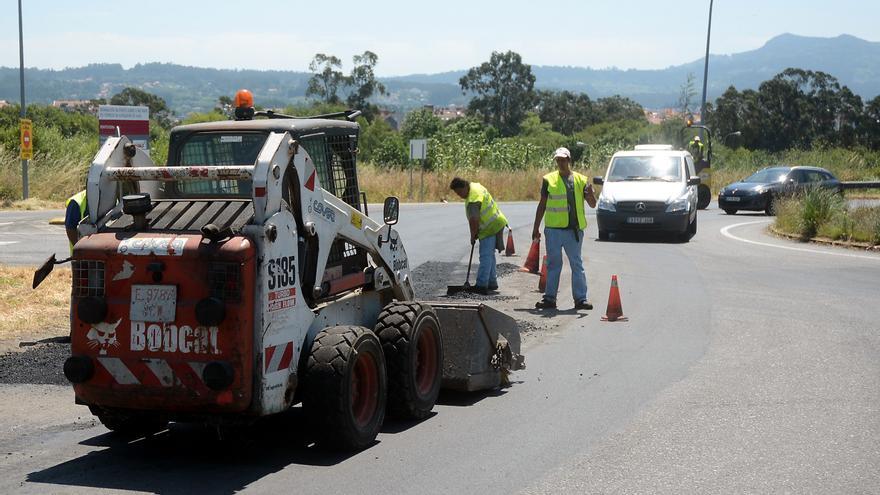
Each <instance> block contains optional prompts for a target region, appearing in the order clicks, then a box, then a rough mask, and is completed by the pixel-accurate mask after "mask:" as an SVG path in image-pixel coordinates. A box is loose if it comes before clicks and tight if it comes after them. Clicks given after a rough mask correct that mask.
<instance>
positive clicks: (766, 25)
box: [0, 0, 880, 76]
mask: <svg viewBox="0 0 880 495" xmlns="http://www.w3.org/2000/svg"><path fill="white" fill-rule="evenodd" d="M22 2H23V5H24V24H25V65H26V66H28V67H34V66H35V67H40V68H56V69H57V68H63V67H76V66H81V65H85V64H87V63H91V62H118V63H122V64H123V65H124V66H126V67H130V66H132V65H134V64H136V63H139V62H173V63H178V64H184V65H194V66H201V67H218V68H239V69H283V70H299V71H305V70H307V68H308V63H309V61H310V60H311V58H312V56H313V55H314V54H315V53H317V52H324V53H332V54H335V55H337V56H339V57H340V58H342V59H343V60H345V61H346V62H348V61H350V59H351V56H352V55H353V54H355V53H360V52H362V51H363V50H366V49H369V50H372V51H374V52H376V53H377V54H378V55H379V65H378V67H377V72H378V73H379V75H380V76H391V75H403V74H411V73H427V72H442V71H447V70H455V69H465V68H468V67H471V66H473V65H477V64H479V63H480V62H482V61H484V60H487V59H488V57H489V54H490V53H491V52H492V51H493V50H514V51H516V52H519V53H520V54H521V55H522V56H523V59H524V60H525V61H526V62H527V63H530V64H533V65H571V66H579V67H586V66H590V67H594V68H604V67H610V66H616V67H620V68H640V69H647V68H662V67H666V66H669V65H677V64H681V63H685V62H690V61H693V60H696V59H698V58H700V57H701V56H702V53H703V51H704V50H705V33H706V19H707V15H708V5H709V0H614V1H612V0H581V1H573V0H542V1H540V2H535V1H519V0H508V1H477V0H470V1H460V0H446V1H437V2H430V3H424V2H412V1H410V2H406V1H402V0H368V1H364V0H360V1H349V0H334V1H333V2H283V1H276V2H247V3H245V2H232V1H225V0H214V1H184V0H178V1H175V2H172V1H166V0H150V1H140V2H130V1H124V0H118V1H110V2H108V1H106V0H105V1H96V0H78V1H63V0H56V1H50V0H22ZM322 8H326V9H331V10H322ZM16 9H17V2H16V1H15V0H0V12H2V15H0V66H6V67H17V66H18V36H17V34H18V24H17V12H16ZM878 19H880V1H877V0H836V1H834V2H829V1H828V0H822V1H820V0H801V1H796V0H785V1H782V0H764V1H759V0H739V1H736V0H716V1H715V11H714V15H713V25H712V28H713V29H712V50H711V51H712V53H718V54H728V53H736V52H742V51H746V50H752V49H755V48H758V47H760V46H761V45H763V44H764V42H766V41H767V40H768V39H770V38H771V37H773V36H775V35H777V34H781V33H785V32H790V33H795V34H801V35H808V36H837V35H839V34H843V33H846V34H852V35H855V36H858V37H860V38H864V39H868V40H870V41H880V27H878V24H877V20H878Z"/></svg>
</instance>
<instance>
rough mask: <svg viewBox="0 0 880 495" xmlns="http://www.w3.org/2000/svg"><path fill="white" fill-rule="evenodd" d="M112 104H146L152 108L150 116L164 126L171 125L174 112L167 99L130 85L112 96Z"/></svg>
mask: <svg viewBox="0 0 880 495" xmlns="http://www.w3.org/2000/svg"><path fill="white" fill-rule="evenodd" d="M110 104H111V105H131V106H145V107H148V108H149V109H150V118H151V119H154V120H155V121H156V122H157V123H158V124H159V125H160V126H162V127H165V128H167V127H170V126H171V118H172V117H173V114H172V113H171V110H170V109H169V108H168V104H167V103H165V100H163V99H162V98H160V97H158V96H156V95H154V94H152V93H147V92H146V91H144V90H141V89H138V88H132V87H128V88H125V89H123V90H122V91H120V92H119V93H117V94H115V95H113V97H112V98H110Z"/></svg>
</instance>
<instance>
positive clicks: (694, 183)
mask: <svg viewBox="0 0 880 495" xmlns="http://www.w3.org/2000/svg"><path fill="white" fill-rule="evenodd" d="M700 182H702V181H701V180H700V178H699V177H691V178H690V179H688V185H689V186H699V185H700Z"/></svg>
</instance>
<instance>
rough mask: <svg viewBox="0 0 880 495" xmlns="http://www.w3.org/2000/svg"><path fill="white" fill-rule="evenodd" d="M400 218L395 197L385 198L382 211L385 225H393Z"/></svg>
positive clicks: (398, 203) (398, 202)
mask: <svg viewBox="0 0 880 495" xmlns="http://www.w3.org/2000/svg"><path fill="white" fill-rule="evenodd" d="M399 216H400V200H399V199H397V197H395V196H389V197H387V198H385V205H384V207H383V210H382V218H383V220H384V221H385V225H394V224H396V223H397V219H398V217H399Z"/></svg>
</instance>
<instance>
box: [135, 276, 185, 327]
mask: <svg viewBox="0 0 880 495" xmlns="http://www.w3.org/2000/svg"><path fill="white" fill-rule="evenodd" d="M176 312H177V286H176V285H132V286H131V310H130V311H129V319H130V320H131V321H150V322H157V323H168V322H172V321H174V316H175V313H176Z"/></svg>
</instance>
